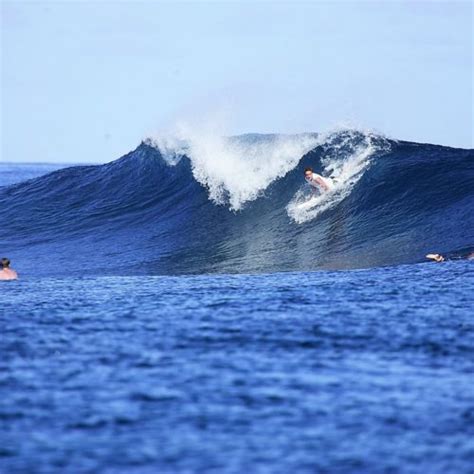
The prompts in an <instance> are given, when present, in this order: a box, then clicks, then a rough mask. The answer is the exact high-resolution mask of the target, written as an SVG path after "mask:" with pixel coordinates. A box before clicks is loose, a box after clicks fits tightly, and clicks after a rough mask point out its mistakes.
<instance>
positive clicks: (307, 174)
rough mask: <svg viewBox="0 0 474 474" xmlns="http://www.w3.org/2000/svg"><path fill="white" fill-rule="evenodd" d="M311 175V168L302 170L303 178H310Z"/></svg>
mask: <svg viewBox="0 0 474 474" xmlns="http://www.w3.org/2000/svg"><path fill="white" fill-rule="evenodd" d="M312 174H313V168H305V169H304V176H305V178H310V177H311V175H312Z"/></svg>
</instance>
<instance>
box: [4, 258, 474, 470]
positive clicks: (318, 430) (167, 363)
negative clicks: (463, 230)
mask: <svg viewBox="0 0 474 474" xmlns="http://www.w3.org/2000/svg"><path fill="white" fill-rule="evenodd" d="M472 265H473V262H467V261H459V262H448V263H444V264H429V263H427V264H419V265H411V266H398V267H391V268H379V269H372V270H363V271H351V272H347V271H346V272H319V273H318V272H316V273H286V274H285V273H283V274H272V275H258V276H257V275H255V276H246V275H235V276H225V275H220V276H205V275H204V276H189V277H186V276H181V277H143V278H142V277H104V276H103V277H97V278H95V277H84V278H72V277H70V278H41V279H40V278H25V279H24V280H23V281H18V282H4V283H3V284H2V285H1V286H0V293H1V295H2V305H1V309H0V315H1V316H0V324H1V333H2V337H1V339H0V350H1V361H0V364H1V365H0V369H1V370H0V390H1V392H0V471H1V472H5V473H24V472H34V473H56V472H57V473H96V472H101V473H122V472H123V473H173V474H178V473H242V472H249V473H282V474H283V473H284V474H287V473H318V472H322V473H326V472H330V473H333V472H336V473H345V472H348V473H349V472H351V473H352V472H361V473H362V472H363V473H371V472H374V473H379V472H393V473H397V472H404V473H406V472H410V473H418V472H419V473H468V472H472V469H473V466H474V445H473V442H472V439H473V436H474V400H473V388H474V387H473V347H474V323H473V320H472V294H473V290H474V283H473V280H474V279H473V271H472V268H473V267H472Z"/></svg>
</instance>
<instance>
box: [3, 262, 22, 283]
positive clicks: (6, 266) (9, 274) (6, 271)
mask: <svg viewBox="0 0 474 474" xmlns="http://www.w3.org/2000/svg"><path fill="white" fill-rule="evenodd" d="M0 263H1V265H2V269H1V270H0V280H17V279H18V274H17V272H16V271H15V270H13V269H12V268H10V260H8V258H2V260H0Z"/></svg>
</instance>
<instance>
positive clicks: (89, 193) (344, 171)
mask: <svg viewBox="0 0 474 474" xmlns="http://www.w3.org/2000/svg"><path fill="white" fill-rule="evenodd" d="M473 158H474V152H473V150H463V149H455V148H449V147H442V146H437V145H429V144H417V143H409V142H403V141H395V140H390V139H387V138H385V137H383V136H380V135H377V134H374V133H369V132H361V131H354V130H340V131H337V132H334V133H330V134H326V135H319V134H310V133H308V134H299V135H277V134H266V135H262V134H247V135H240V136H236V137H215V136H212V135H205V134H201V133H199V134H198V133H194V134H193V133H192V132H190V131H189V130H188V131H187V132H186V133H182V134H181V135H178V136H162V137H154V138H151V139H147V140H145V141H144V142H143V143H141V144H140V145H139V146H138V147H137V148H136V149H135V150H134V151H132V152H130V153H129V154H127V155H125V156H124V157H122V158H120V159H119V160H116V161H114V162H112V163H108V164H104V165H96V166H79V167H71V168H66V169H61V170H58V171H55V172H53V173H50V174H48V175H45V176H41V177H39V178H35V179H32V180H29V181H24V182H21V183H18V184H14V185H11V186H4V187H2V188H0V218H1V219H2V223H3V225H2V226H1V228H0V239H1V241H2V244H3V245H2V248H3V249H4V254H5V255H8V256H9V257H10V258H12V259H15V262H16V264H17V266H18V267H21V268H22V269H23V273H25V272H26V273H31V274H41V275H44V274H47V275H59V274H82V273H83V272H84V270H85V269H87V272H88V273H93V274H114V275H120V274H123V275H127V274H183V273H193V274H194V273H205V272H231V273H233V272H234V273H235V272H238V273H241V272H274V271H306V270H315V269H347V268H362V267H373V266H380V265H397V264H402V263H413V262H417V261H422V260H423V258H424V255H425V254H426V253H428V252H438V253H443V254H448V255H462V254H463V253H466V252H469V251H471V250H472V249H473V242H474V217H473V215H474V213H473V212H472V209H473V204H474V198H473V196H474V194H473V190H474V161H473ZM306 166H312V167H313V168H314V169H315V171H316V172H318V173H320V174H322V175H324V176H331V177H333V179H334V180H335V187H334V190H332V191H331V192H329V193H326V194H323V195H320V196H314V195H313V194H311V193H309V191H308V190H307V189H306V185H305V184H303V183H304V180H303V172H302V171H303V168H304V167H306Z"/></svg>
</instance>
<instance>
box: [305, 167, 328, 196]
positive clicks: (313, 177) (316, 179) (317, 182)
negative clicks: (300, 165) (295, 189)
mask: <svg viewBox="0 0 474 474" xmlns="http://www.w3.org/2000/svg"><path fill="white" fill-rule="evenodd" d="M304 179H305V180H306V182H307V183H308V184H310V185H311V186H312V187H313V188H314V189H317V190H318V191H323V192H326V191H330V190H331V189H332V188H333V187H334V184H333V182H332V179H331V178H323V177H322V176H321V175H320V174H317V173H314V172H313V168H305V170H304Z"/></svg>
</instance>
